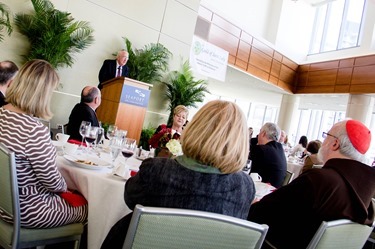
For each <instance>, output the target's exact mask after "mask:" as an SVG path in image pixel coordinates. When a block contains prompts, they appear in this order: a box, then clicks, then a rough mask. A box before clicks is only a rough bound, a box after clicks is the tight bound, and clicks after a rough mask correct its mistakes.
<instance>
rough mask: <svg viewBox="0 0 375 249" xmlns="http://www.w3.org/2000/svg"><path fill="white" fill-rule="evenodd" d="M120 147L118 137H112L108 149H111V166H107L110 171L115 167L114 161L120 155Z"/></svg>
mask: <svg viewBox="0 0 375 249" xmlns="http://www.w3.org/2000/svg"><path fill="white" fill-rule="evenodd" d="M121 146H122V140H121V139H120V138H118V137H113V138H112V139H111V141H110V144H109V147H110V149H111V153H110V154H111V159H112V164H111V166H109V168H110V169H113V168H114V167H115V160H116V158H117V157H118V155H119V154H120V151H121Z"/></svg>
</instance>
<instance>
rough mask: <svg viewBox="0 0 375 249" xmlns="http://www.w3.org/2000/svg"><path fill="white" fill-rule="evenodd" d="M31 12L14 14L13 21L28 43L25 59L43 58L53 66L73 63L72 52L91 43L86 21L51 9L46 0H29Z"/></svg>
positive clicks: (90, 34)
mask: <svg viewBox="0 0 375 249" xmlns="http://www.w3.org/2000/svg"><path fill="white" fill-rule="evenodd" d="M31 3H32V5H33V7H34V12H33V13H30V14H24V13H21V14H16V16H15V19H14V22H15V25H16V27H17V29H18V30H19V32H20V33H21V34H23V35H24V36H26V37H27V38H28V40H29V42H30V50H29V51H28V54H26V55H24V56H23V57H24V59H25V60H26V61H28V60H32V59H44V60H46V61H48V62H49V63H51V65H52V66H53V67H55V68H58V67H63V66H72V65H73V61H74V60H73V54H74V53H79V52H81V51H82V50H84V49H86V48H87V47H88V46H90V45H91V44H92V43H93V42H94V38H93V36H92V33H93V29H92V28H91V27H90V26H89V23H88V22H84V21H74V19H73V17H72V16H71V14H70V13H68V12H62V11H59V10H57V9H55V8H54V6H53V4H52V3H51V2H50V1H49V0H31Z"/></svg>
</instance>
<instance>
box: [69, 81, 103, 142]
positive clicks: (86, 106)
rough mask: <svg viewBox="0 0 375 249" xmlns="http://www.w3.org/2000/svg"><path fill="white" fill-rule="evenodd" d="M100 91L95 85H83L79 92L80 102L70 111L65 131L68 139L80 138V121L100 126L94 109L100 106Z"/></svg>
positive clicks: (79, 139)
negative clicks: (68, 136)
mask: <svg viewBox="0 0 375 249" xmlns="http://www.w3.org/2000/svg"><path fill="white" fill-rule="evenodd" d="M100 103H101V93H100V90H99V89H98V88H97V87H95V86H85V87H84V88H83V90H82V92H81V102H80V103H78V104H76V105H75V106H74V108H73V110H72V112H71V113H70V116H69V123H68V127H67V133H68V134H69V135H70V139H75V140H78V141H81V140H82V136H81V134H79V127H80V125H81V122H82V121H89V122H91V126H97V127H98V126H100V125H99V120H98V117H97V116H96V113H95V110H96V108H98V107H99V106H100Z"/></svg>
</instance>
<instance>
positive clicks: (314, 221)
mask: <svg viewBox="0 0 375 249" xmlns="http://www.w3.org/2000/svg"><path fill="white" fill-rule="evenodd" d="M323 135H324V137H326V138H325V140H324V142H323V144H322V147H321V148H320V150H319V153H318V156H319V157H320V158H321V160H322V161H323V162H324V166H323V168H322V169H311V170H309V171H306V172H305V173H303V174H301V175H300V176H299V177H297V178H296V179H295V180H293V181H292V182H291V183H290V184H288V185H286V186H284V187H282V188H280V189H278V190H276V191H275V192H273V193H271V194H269V195H267V196H265V197H263V199H262V200H260V201H259V202H257V203H255V204H253V205H252V206H251V208H250V212H249V216H248V220H251V221H254V222H257V223H262V224H264V223H265V224H268V225H269V230H268V233H267V237H266V242H265V246H264V247H265V248H267V246H269V245H270V244H271V245H272V246H274V247H276V248H306V247H307V245H308V244H309V242H310V241H311V239H312V237H313V235H314V234H315V232H316V230H317V229H318V227H319V226H320V224H321V222H322V221H331V220H337V219H350V220H352V221H354V222H357V223H360V224H367V225H370V224H372V222H373V220H374V207H373V205H372V201H371V199H372V197H373V196H374V195H375V169H374V168H372V167H370V166H369V165H366V164H364V163H362V162H363V161H364V160H365V155H364V154H365V153H366V152H367V150H368V149H369V147H370V143H371V132H370V130H369V129H368V128H367V127H366V126H365V125H363V124H362V123H361V122H359V121H356V120H345V121H341V122H339V123H336V124H335V125H334V126H333V127H332V128H331V130H330V131H328V132H325V133H324V134H323Z"/></svg>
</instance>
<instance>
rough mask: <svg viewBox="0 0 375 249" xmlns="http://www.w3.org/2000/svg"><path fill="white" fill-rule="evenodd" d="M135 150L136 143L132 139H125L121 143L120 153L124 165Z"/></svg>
mask: <svg viewBox="0 0 375 249" xmlns="http://www.w3.org/2000/svg"><path fill="white" fill-rule="evenodd" d="M136 148H137V141H136V140H135V139H133V138H125V139H124V140H123V143H122V150H121V153H122V155H123V156H124V157H125V164H126V161H127V160H128V158H130V157H132V156H133V155H134V151H135V149H136Z"/></svg>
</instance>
